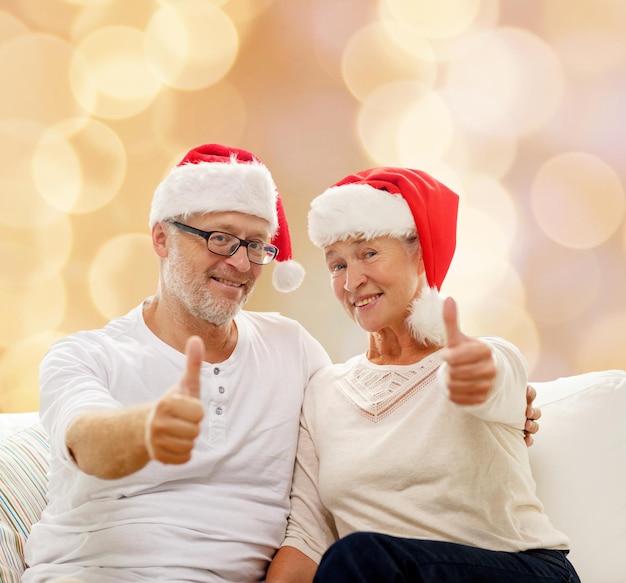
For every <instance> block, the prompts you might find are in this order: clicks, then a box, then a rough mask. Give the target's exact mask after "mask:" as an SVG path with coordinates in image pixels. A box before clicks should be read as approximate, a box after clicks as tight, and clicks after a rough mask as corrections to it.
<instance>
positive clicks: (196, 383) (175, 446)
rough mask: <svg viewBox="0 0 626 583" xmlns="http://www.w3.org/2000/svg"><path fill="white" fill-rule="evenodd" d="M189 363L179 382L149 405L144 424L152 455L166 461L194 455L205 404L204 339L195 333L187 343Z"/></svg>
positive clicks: (183, 461) (163, 461) (146, 440)
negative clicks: (202, 387) (202, 397)
mask: <svg viewBox="0 0 626 583" xmlns="http://www.w3.org/2000/svg"><path fill="white" fill-rule="evenodd" d="M185 354H186V355H187V365H186V368H185V372H184V373H183V376H182V377H181V379H180V382H179V383H178V385H175V386H174V387H172V388H171V389H170V390H169V391H167V392H166V393H165V395H163V397H161V398H160V399H159V400H158V401H156V402H155V403H154V404H153V406H152V408H151V409H150V411H149V413H148V415H147V417H146V424H145V444H146V450H147V452H148V456H149V457H150V459H153V460H158V461H160V462H162V463H164V464H184V463H185V462H187V461H189V460H190V459H191V453H192V451H193V446H194V443H195V440H196V437H198V435H199V434H200V423H201V421H202V418H203V417H204V408H203V407H202V403H201V401H200V372H201V370H202V361H203V360H204V343H203V342H202V339H201V338H200V337H198V336H192V337H190V338H189V339H188V340H187V345H186V346H185Z"/></svg>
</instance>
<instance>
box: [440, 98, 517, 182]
mask: <svg viewBox="0 0 626 583" xmlns="http://www.w3.org/2000/svg"><path fill="white" fill-rule="evenodd" d="M442 97H443V99H445V101H446V103H447V104H448V106H449V108H450V111H451V115H452V117H453V121H454V127H455V141H459V142H460V147H461V148H462V154H461V155H462V160H461V161H460V162H457V164H461V165H462V166H463V168H465V169H466V170H467V171H470V172H472V171H479V172H484V173H488V174H490V175H492V176H504V175H506V174H507V172H508V171H509V170H510V169H511V167H512V166H513V163H514V162H515V159H516V156H517V153H518V140H517V131H516V128H515V126H514V124H513V123H512V121H511V119H510V115H509V113H508V112H507V111H506V110H505V109H504V108H503V107H502V106H501V105H500V103H498V102H497V101H494V100H493V99H492V98H491V97H490V96H489V95H486V94H484V93H476V92H475V91H462V90H461V91H455V90H446V91H444V92H443V94H442ZM459 169H461V168H459Z"/></svg>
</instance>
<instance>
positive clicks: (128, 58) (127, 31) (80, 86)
mask: <svg viewBox="0 0 626 583" xmlns="http://www.w3.org/2000/svg"><path fill="white" fill-rule="evenodd" d="M70 73H71V82H72V88H73V90H74V94H75V95H76V99H77V100H78V101H79V102H80V103H81V104H82V105H83V107H84V108H85V109H86V110H87V111H89V112H90V113H92V114H94V115H97V116H99V117H103V118H106V119H124V118H127V117H131V116H134V115H137V114H138V113H140V112H142V111H144V110H145V109H146V108H147V107H148V106H149V105H150V104H151V103H152V102H153V100H154V98H155V97H156V96H157V95H158V93H159V91H160V89H161V82H160V81H159V80H158V79H157V78H156V77H155V76H154V74H153V73H152V71H151V70H150V67H149V66H148V62H147V60H146V57H145V53H144V33H143V32H142V31H140V30H138V29H136V28H133V27H131V26H123V25H116V26H104V27H101V28H98V29H96V30H95V31H93V32H91V33H90V34H87V35H86V36H85V37H84V38H83V39H82V40H81V41H80V43H79V44H78V45H77V46H76V49H75V52H74V56H73V59H72V66H71V71H70Z"/></svg>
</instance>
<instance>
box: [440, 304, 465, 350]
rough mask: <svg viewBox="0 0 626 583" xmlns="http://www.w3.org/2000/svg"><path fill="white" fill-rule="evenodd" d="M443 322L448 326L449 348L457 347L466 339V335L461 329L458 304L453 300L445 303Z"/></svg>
mask: <svg viewBox="0 0 626 583" xmlns="http://www.w3.org/2000/svg"><path fill="white" fill-rule="evenodd" d="M443 321H444V324H445V326H446V335H447V337H448V341H447V345H448V346H449V347H453V346H457V345H458V344H460V343H461V342H462V341H463V339H464V338H465V334H463V332H461V328H459V315H458V310H457V306H456V302H455V301H454V299H452V298H446V299H445V301H444V302H443Z"/></svg>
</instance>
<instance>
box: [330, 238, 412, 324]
mask: <svg viewBox="0 0 626 583" xmlns="http://www.w3.org/2000/svg"><path fill="white" fill-rule="evenodd" d="M324 256H325V260H326V265H327V266H328V270H329V271H330V274H331V283H332V287H333V292H334V294H335V297H336V298H337V299H338V300H339V302H340V303H341V305H342V306H343V307H344V309H345V310H346V312H347V313H348V314H349V315H350V317H351V318H352V319H353V320H354V321H355V322H356V323H357V324H358V325H359V326H360V327H361V328H363V329H364V330H365V331H367V332H370V333H374V332H378V331H379V330H382V329H383V328H387V327H390V328H394V329H396V330H398V332H400V331H401V330H404V329H405V325H404V321H405V319H406V317H407V315H408V311H409V307H410V305H411V302H412V300H413V299H414V298H415V297H417V296H418V295H419V293H420V285H421V283H420V281H421V279H420V274H421V273H422V272H423V270H424V267H423V262H422V257H421V253H420V249H419V245H418V244H417V243H415V242H412V241H403V240H400V239H397V238H394V237H378V238H376V239H369V240H364V239H359V238H350V239H347V240H345V241H338V242H336V243H333V244H332V245H328V246H326V247H324Z"/></svg>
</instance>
